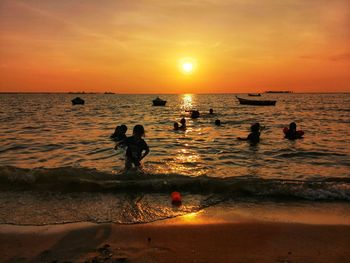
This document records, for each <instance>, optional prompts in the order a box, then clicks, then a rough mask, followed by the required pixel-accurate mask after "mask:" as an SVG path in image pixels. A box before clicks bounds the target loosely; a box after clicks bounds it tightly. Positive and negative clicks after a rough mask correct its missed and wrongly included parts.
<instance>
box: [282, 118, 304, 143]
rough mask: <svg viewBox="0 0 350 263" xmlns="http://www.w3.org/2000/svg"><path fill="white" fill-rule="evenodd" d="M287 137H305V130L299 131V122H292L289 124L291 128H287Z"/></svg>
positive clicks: (290, 138) (292, 138) (293, 138)
mask: <svg viewBox="0 0 350 263" xmlns="http://www.w3.org/2000/svg"><path fill="white" fill-rule="evenodd" d="M285 129H286V130H284V131H285V138H287V139H289V140H295V139H300V138H302V137H303V135H304V132H303V131H297V124H296V123H295V122H291V123H290V124H289V129H287V128H285Z"/></svg>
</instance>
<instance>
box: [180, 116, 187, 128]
mask: <svg viewBox="0 0 350 263" xmlns="http://www.w3.org/2000/svg"><path fill="white" fill-rule="evenodd" d="M180 123H181V126H180V127H179V130H186V119H185V118H182V119H181V120H180Z"/></svg>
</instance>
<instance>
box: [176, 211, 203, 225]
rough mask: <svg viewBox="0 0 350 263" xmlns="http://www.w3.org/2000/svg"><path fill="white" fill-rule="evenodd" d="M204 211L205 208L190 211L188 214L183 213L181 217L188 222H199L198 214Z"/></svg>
mask: <svg viewBox="0 0 350 263" xmlns="http://www.w3.org/2000/svg"><path fill="white" fill-rule="evenodd" d="M202 212H203V210H201V211H198V212H193V213H189V214H186V215H183V216H182V217H181V219H182V220H183V221H185V222H187V223H192V224H193V223H199V222H197V221H198V216H199V214H201V213H202Z"/></svg>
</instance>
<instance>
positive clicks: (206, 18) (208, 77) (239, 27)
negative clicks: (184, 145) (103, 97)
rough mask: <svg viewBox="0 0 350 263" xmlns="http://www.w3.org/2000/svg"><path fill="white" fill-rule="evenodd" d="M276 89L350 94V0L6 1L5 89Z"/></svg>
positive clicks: (1, 35) (2, 26)
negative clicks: (190, 66)
mask: <svg viewBox="0 0 350 263" xmlns="http://www.w3.org/2000/svg"><path fill="white" fill-rule="evenodd" d="M188 59H189V60H190V61H192V62H191V63H192V64H193V71H191V72H184V70H181V66H182V65H181V63H183V61H185V60H188ZM266 90H292V91H294V92H350V1H349V0H332V1H329V0H283V1H281V0H203V1H199V0H176V1H173V0H139V1H137V0H75V1H71V0H66V1H64V0H60V1H57V0H22V1H18V0H0V92H70V91H85V92H105V91H109V92H116V93H235V92H263V91H266Z"/></svg>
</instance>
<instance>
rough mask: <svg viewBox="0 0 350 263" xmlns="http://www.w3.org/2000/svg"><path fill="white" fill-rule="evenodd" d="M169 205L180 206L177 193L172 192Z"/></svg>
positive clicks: (179, 196)
mask: <svg viewBox="0 0 350 263" xmlns="http://www.w3.org/2000/svg"><path fill="white" fill-rule="evenodd" d="M171 203H172V204H173V205H180V204H181V194H180V193H179V192H172V193H171Z"/></svg>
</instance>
